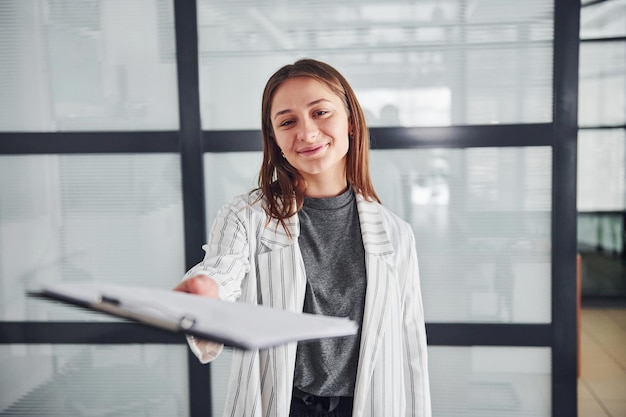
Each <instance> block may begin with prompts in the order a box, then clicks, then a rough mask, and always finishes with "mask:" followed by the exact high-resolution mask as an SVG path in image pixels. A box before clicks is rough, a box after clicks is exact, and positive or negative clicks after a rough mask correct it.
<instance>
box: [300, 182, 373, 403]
mask: <svg viewBox="0 0 626 417" xmlns="http://www.w3.org/2000/svg"><path fill="white" fill-rule="evenodd" d="M298 216H299V220H300V237H299V239H298V243H299V245H300V250H301V252H302V258H303V261H304V267H305V270H306V275H307V287H306V294H305V299H304V312H306V313H314V314H324V315H328V316H335V317H349V318H351V319H352V320H355V321H356V322H357V323H358V324H359V328H360V325H361V324H362V322H363V308H364V305H365V287H366V274H365V249H364V247H363V238H362V236H361V226H360V223H359V214H358V211H357V205H356V197H355V194H354V191H353V190H352V189H351V188H348V190H347V191H346V192H344V193H343V194H341V195H339V196H337V197H331V198H305V199H304V206H303V207H302V209H301V210H300V212H299V213H298ZM360 336H361V335H360V330H359V333H358V334H357V335H355V336H347V337H337V338H327V339H321V340H318V341H312V342H301V343H299V344H298V350H297V353H296V370H295V377H294V386H295V387H296V388H298V389H300V390H301V391H304V392H306V393H309V394H313V395H317V396H323V397H336V396H353V395H354V386H355V380H356V370H357V363H358V359H359V342H360Z"/></svg>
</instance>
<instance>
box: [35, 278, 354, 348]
mask: <svg viewBox="0 0 626 417" xmlns="http://www.w3.org/2000/svg"><path fill="white" fill-rule="evenodd" d="M28 295H29V296H31V297H37V298H42V299H47V300H54V301H59V302H61V303H64V304H68V305H71V306H74V307H81V308H86V309H89V310H94V311H97V312H100V313H103V314H107V315H110V316H114V317H119V318H124V319H128V320H131V321H135V322H138V323H142V324H145V325H148V326H152V327H157V328H160V329H164V330H168V331H171V332H175V333H182V334H186V335H191V336H196V337H199V338H202V339H206V340H212V341H215V342H219V343H223V344H224V345H225V346H230V347H233V348H236V349H244V350H254V349H266V348H269V347H273V346H277V345H281V344H285V343H290V342H299V341H310V340H317V339H322V338H327V337H341V336H350V335H354V334H356V332H357V330H358V325H357V324H356V322H354V321H353V320H350V319H348V318H341V317H329V316H323V315H317V314H307V313H295V312H290V311H285V310H280V309H275V308H270V307H267V306H262V305H254V304H248V303H241V302H230V301H222V300H217V299H211V298H207V297H202V296H198V295H194V294H188V293H183V292H178V291H173V290H165V289H159V288H147V287H138V286H126V285H119V284H110V283H96V282H71V283H70V282H60V283H55V284H49V285H44V286H42V287H41V288H40V289H39V290H37V291H32V292H29V293H28Z"/></svg>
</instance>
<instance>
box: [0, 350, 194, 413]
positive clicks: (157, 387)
mask: <svg viewBox="0 0 626 417" xmlns="http://www.w3.org/2000/svg"><path fill="white" fill-rule="evenodd" d="M187 349H188V347H187V346H186V345H180V346H159V345H126V346H78V345H74V346H72V345H3V346H0V362H1V363H2V373H0V390H1V391H2V395H0V415H2V416H39V417H46V416H116V417H137V416H171V417H177V416H180V417H185V416H187V415H188V409H189V405H188V397H189V395H188V384H187V381H188V377H187Z"/></svg>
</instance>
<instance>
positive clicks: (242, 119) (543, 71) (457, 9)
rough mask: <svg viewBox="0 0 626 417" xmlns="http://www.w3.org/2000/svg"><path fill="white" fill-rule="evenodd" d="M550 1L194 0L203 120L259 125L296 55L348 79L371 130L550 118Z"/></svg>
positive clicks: (210, 126) (213, 126)
mask: <svg viewBox="0 0 626 417" xmlns="http://www.w3.org/2000/svg"><path fill="white" fill-rule="evenodd" d="M553 9H554V5H553V1H550V0H526V1H523V2H520V1H517V0H508V1H505V0H499V1H492V0H479V1H472V2H471V3H468V2H467V1H465V0H451V1H446V2H392V3H389V2H383V1H379V2H371V1H368V2H354V1H330V0H317V1H301V0H299V1H290V2H289V4H288V5H287V4H286V3H285V2H284V1H282V0H269V1H265V2H251V3H250V2H248V3H241V2H230V1H213V0H199V1H198V35H199V54H200V56H199V59H200V96H201V102H202V106H201V112H202V113H201V115H202V126H203V128H204V129H207V130H217V129H235V130H237V129H259V128H260V120H259V114H260V102H261V93H262V89H263V86H264V84H265V82H266V80H267V78H268V77H269V76H270V75H271V74H272V73H273V72H274V71H275V70H277V69H278V68H279V67H281V66H282V65H285V64H288V63H291V62H293V61H295V60H296V59H298V58H302V57H311V58H316V59H320V60H323V61H327V62H328V63H330V64H331V65H333V66H335V67H336V68H337V69H339V70H340V71H341V72H343V73H344V75H345V76H346V77H347V79H348V80H349V81H350V83H351V84H352V86H353V87H354V89H355V90H356V92H357V95H358V97H359V99H360V100H361V103H362V105H363V106H364V107H365V110H366V114H367V119H368V122H369V124H370V125H371V126H449V125H466V124H486V123H536V122H550V121H551V120H552V55H553V53H552V44H553Z"/></svg>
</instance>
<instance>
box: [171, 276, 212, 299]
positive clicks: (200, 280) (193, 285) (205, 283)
mask: <svg viewBox="0 0 626 417" xmlns="http://www.w3.org/2000/svg"><path fill="white" fill-rule="evenodd" d="M174 291H180V292H186V293H189V294H196V295H201V296H203V297H209V298H219V287H218V285H217V282H215V280H214V279H213V278H211V277H208V276H206V275H194V276H192V277H189V278H187V279H185V280H184V281H182V282H181V283H180V284H178V285H177V286H176V287H174Z"/></svg>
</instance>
